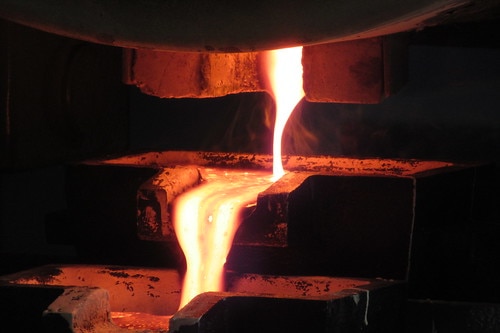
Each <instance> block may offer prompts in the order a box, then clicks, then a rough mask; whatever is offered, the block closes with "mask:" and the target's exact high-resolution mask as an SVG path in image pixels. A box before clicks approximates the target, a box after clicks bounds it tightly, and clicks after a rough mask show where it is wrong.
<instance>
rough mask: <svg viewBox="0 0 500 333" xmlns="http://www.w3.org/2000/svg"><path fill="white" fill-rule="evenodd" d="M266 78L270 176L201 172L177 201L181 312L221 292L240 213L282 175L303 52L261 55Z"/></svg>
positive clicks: (299, 94)
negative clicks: (271, 111)
mask: <svg viewBox="0 0 500 333" xmlns="http://www.w3.org/2000/svg"><path fill="white" fill-rule="evenodd" d="M266 53H267V54H266V63H267V72H268V75H269V82H270V85H271V90H272V95H273V96H274V99H275V102H276V120H275V127H274V140H273V175H270V174H268V173H264V172H244V171H241V170H240V171H237V170H215V169H206V172H207V175H206V176H205V177H204V183H202V184H201V185H200V186H198V187H197V188H195V189H193V190H190V191H188V192H187V193H184V194H183V195H181V196H180V197H179V198H178V199H177V201H176V204H175V208H174V226H175V232H176V235H177V238H178V240H179V244H180V246H181V248H182V250H183V251H184V255H185V257H186V264H187V270H186V274H185V277H184V284H183V288H182V297H181V304H180V308H182V307H183V306H184V305H186V304H187V303H188V302H189V301H190V300H191V299H192V298H193V297H195V296H196V295H198V294H201V293H203V292H208V291H222V290H223V289H224V263H225V262H226V257H227V255H228V253H229V250H230V248H231V244H232V242H233V238H234V234H235V233H236V230H237V229H238V226H239V223H240V218H239V214H240V211H241V210H242V208H244V207H245V206H248V205H251V204H253V203H255V201H256V199H257V195H258V193H259V192H262V191H263V190H265V189H266V188H267V187H269V185H271V183H272V182H273V181H276V180H278V179H279V178H280V177H281V176H283V175H284V173H285V172H284V169H283V165H282V161H281V137H282V133H283V130H284V128H285V124H286V122H287V120H288V118H289V116H290V114H291V113H292V111H293V109H294V108H295V105H296V104H297V103H298V102H299V101H300V99H301V98H302V97H303V96H304V91H303V90H302V65H301V57H302V47H296V48H291V49H282V50H274V51H269V52H266Z"/></svg>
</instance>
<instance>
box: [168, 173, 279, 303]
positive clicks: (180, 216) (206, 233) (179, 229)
mask: <svg viewBox="0 0 500 333" xmlns="http://www.w3.org/2000/svg"><path fill="white" fill-rule="evenodd" d="M206 171H207V175H206V177H205V178H206V182H205V183H204V184H202V185H200V186H198V187H196V188H194V189H192V190H190V191H189V192H187V193H184V194H183V195H181V196H180V197H178V198H177V202H176V206H175V212H174V214H175V215H174V227H175V232H176V235H177V238H178V240H179V244H180V246H181V248H182V250H183V251H184V255H185V257H186V264H187V270H186V275H185V277H184V284H183V287H182V296H181V304H180V307H183V306H184V305H186V304H187V303H188V302H189V301H190V300H191V299H192V298H193V297H195V296H196V295H198V294H201V293H203V292H207V291H221V290H223V289H224V269H223V268H224V263H225V262H226V257H227V255H228V253H229V250H230V249H231V244H232V242H233V238H234V234H235V233H236V230H237V229H238V226H239V222H240V219H239V214H240V212H241V209H242V208H243V207H245V206H246V205H249V204H252V203H255V200H256V198H257V194H258V193H259V192H262V191H263V190H265V189H266V188H267V187H268V186H269V185H270V184H271V183H272V181H271V175H270V174H268V173H263V172H244V171H241V170H240V171H238V170H220V169H219V170H216V169H207V170H206Z"/></svg>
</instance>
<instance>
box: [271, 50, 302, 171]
mask: <svg viewBox="0 0 500 333" xmlns="http://www.w3.org/2000/svg"><path fill="white" fill-rule="evenodd" d="M266 62H267V64H266V65H267V68H268V75H269V83H270V85H271V90H272V95H273V97H274V101H275V103H276V120H275V124H274V133H273V177H274V179H275V180H277V179H279V178H280V177H281V176H283V175H284V173H285V171H284V170H283V163H282V161H281V137H282V135H283V130H284V129H285V125H286V122H287V121H288V118H290V114H291V113H292V111H293V110H294V109H295V106H296V105H297V103H298V102H299V101H300V100H301V99H302V97H304V90H303V88H302V47H292V48H288V49H280V50H272V51H269V52H267V55H266Z"/></svg>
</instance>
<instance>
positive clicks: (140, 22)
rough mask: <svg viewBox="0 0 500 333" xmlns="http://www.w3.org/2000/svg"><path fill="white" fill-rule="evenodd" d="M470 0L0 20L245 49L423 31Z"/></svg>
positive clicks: (175, 7) (189, 8) (142, 10)
mask: <svg viewBox="0 0 500 333" xmlns="http://www.w3.org/2000/svg"><path fill="white" fill-rule="evenodd" d="M470 1H471V0H420V1H415V0H371V1H366V0H330V1H328V0H268V1H248V0H233V1H230V0H219V1H204V0H184V1H180V0H142V1H138V0H103V1H94V0H79V1H64V0H3V1H2V3H1V4H0V17H2V18H4V19H7V20H11V21H14V22H17V23H20V24H23V25H27V26H30V27H33V28H37V29H40V30H44V31H47V32H50V33H55V34H59V35H63V36H67V37H72V38H76V39H81V40H86V41H90V42H95V43H100V44H108V45H114V46H121V47H129V48H149V49H157V50H171V51H195V52H200V51H204V52H246V51H259V50H266V49H274V48H281V47H289V46H296V45H311V44H319V43H326V42H333V41H339V40H348V39H356V38H363V37H372V36H376V35H383V34H387V33H394V32H400V31H405V30H411V29H415V28H419V27H422V26H425V25H426V24H427V23H426V22H428V20H429V19H431V18H433V17H436V16H437V15H440V14H442V13H444V12H447V11H450V10H452V9H454V8H457V7H459V6H463V5H466V4H468V3H470Z"/></svg>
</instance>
